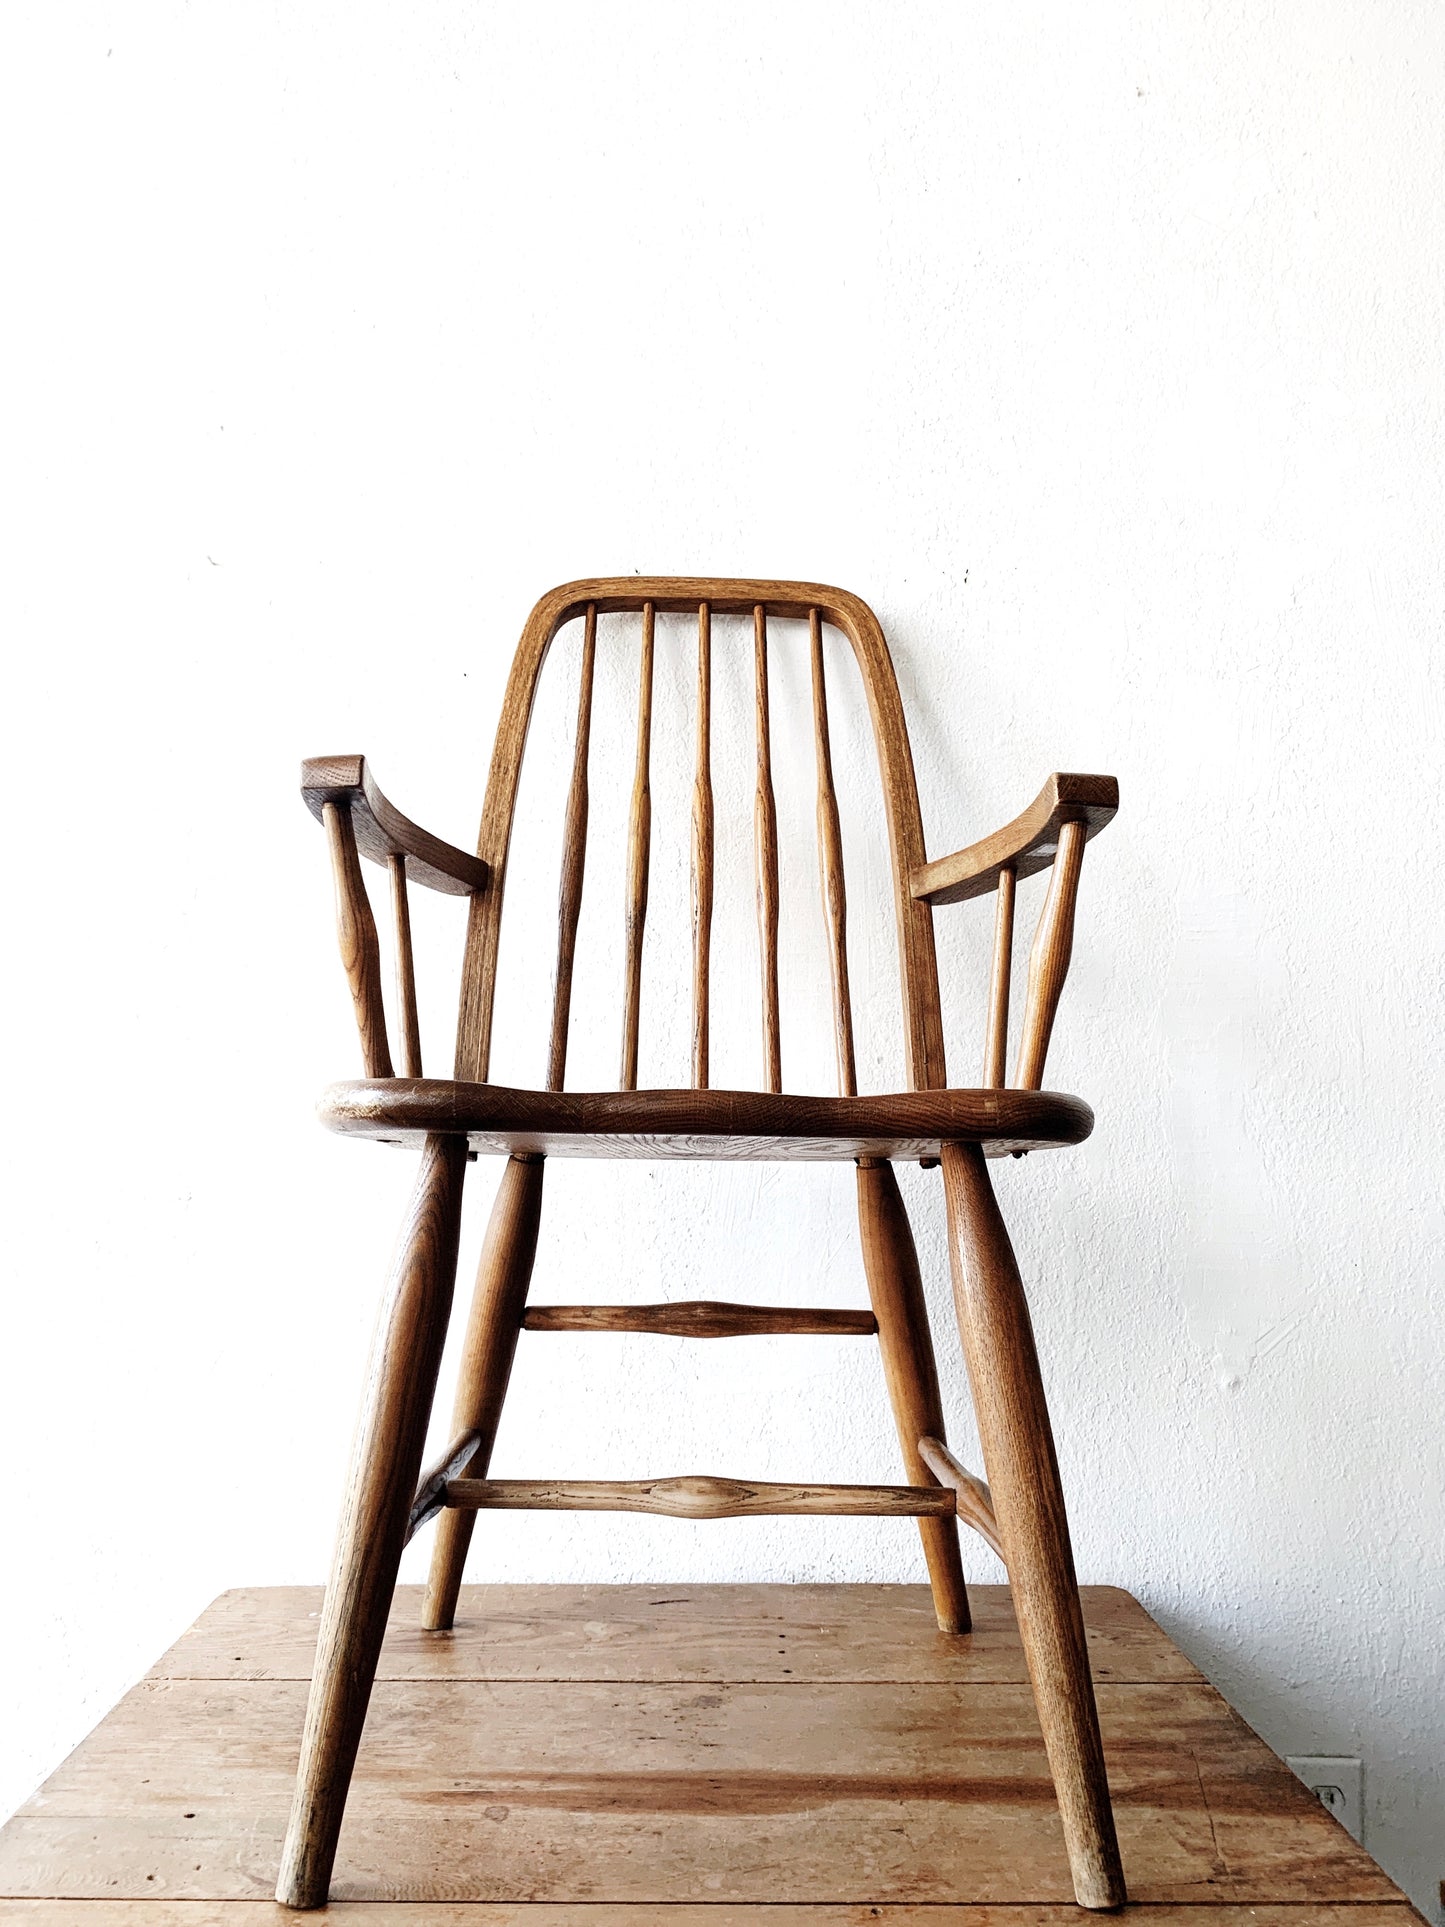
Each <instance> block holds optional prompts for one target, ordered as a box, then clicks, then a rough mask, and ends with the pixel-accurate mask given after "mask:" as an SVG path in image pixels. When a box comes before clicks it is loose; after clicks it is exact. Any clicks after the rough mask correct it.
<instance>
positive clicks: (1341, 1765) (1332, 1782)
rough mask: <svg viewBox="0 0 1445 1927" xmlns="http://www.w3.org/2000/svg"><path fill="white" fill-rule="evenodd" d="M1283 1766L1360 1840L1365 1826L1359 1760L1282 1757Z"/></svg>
mask: <svg viewBox="0 0 1445 1927" xmlns="http://www.w3.org/2000/svg"><path fill="white" fill-rule="evenodd" d="M1284 1763H1285V1765H1286V1766H1287V1767H1289V1768H1290V1770H1291V1771H1292V1772H1294V1773H1297V1774H1298V1775H1299V1777H1300V1778H1301V1779H1302V1780H1303V1781H1304V1783H1305V1785H1306V1786H1307V1787H1308V1788H1309V1789H1310V1791H1311V1793H1313V1794H1314V1796H1315V1798H1316V1799H1317V1800H1318V1801H1319V1802H1320V1804H1321V1805H1322V1806H1325V1807H1328V1808H1329V1810H1330V1812H1331V1813H1332V1814H1333V1815H1334V1816H1335V1818H1336V1819H1337V1820H1338V1821H1339V1823H1340V1825H1341V1826H1342V1827H1343V1828H1344V1829H1345V1831H1346V1833H1348V1834H1350V1835H1351V1836H1352V1838H1354V1839H1356V1840H1359V1839H1360V1838H1361V1836H1362V1834H1363V1831H1364V1824H1365V1769H1364V1766H1363V1765H1362V1763H1361V1762H1360V1761H1359V1760H1344V1759H1340V1758H1338V1757H1336V1756H1334V1755H1331V1754H1317V1755H1307V1754H1294V1755H1289V1754H1286V1756H1285V1762H1284Z"/></svg>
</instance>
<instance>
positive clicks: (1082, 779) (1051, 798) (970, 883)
mask: <svg viewBox="0 0 1445 1927" xmlns="http://www.w3.org/2000/svg"><path fill="white" fill-rule="evenodd" d="M1118 808H1119V784H1118V781H1117V779H1116V778H1115V777H1112V776H1075V775H1070V774H1068V773H1058V774H1055V775H1053V776H1051V777H1050V778H1049V780H1048V782H1047V783H1045V784H1044V786H1043V788H1042V789H1041V790H1040V791H1039V793H1038V795H1037V796H1036V797H1035V798H1034V800H1033V802H1032V803H1030V804H1029V806H1028V808H1027V809H1026V810H1025V811H1024V813H1023V815H1022V816H1016V817H1015V818H1014V820H1013V822H1012V823H1009V824H1006V825H1005V826H1004V828H1003V829H1001V830H995V831H994V833H993V835H992V836H986V837H984V838H983V840H982V841H981V842H978V843H970V844H969V845H968V847H967V849H963V850H955V851H954V853H953V855H952V856H941V857H938V858H937V859H936V860H935V861H934V862H932V863H920V864H919V865H918V866H917V867H916V869H915V870H914V871H913V874H912V875H911V876H910V877H909V879H908V886H909V889H910V890H911V891H912V893H913V895H914V896H915V897H918V898H921V899H922V901H923V902H924V903H931V904H933V905H934V906H935V907H936V906H937V905H939V904H943V903H963V902H966V901H967V899H968V898H969V897H982V896H987V894H988V892H989V891H990V890H992V889H994V888H995V887H996V885H997V883H998V879H999V872H1000V871H1001V870H1004V869H1007V868H1010V867H1011V868H1012V870H1013V874H1014V877H1015V879H1018V878H1022V877H1031V876H1033V874H1034V873H1035V871H1037V870H1044V869H1047V868H1048V866H1049V865H1050V864H1051V863H1052V862H1053V860H1054V855H1055V852H1056V851H1057V850H1058V847H1059V828H1060V825H1061V824H1064V823H1082V824H1083V825H1084V840H1085V842H1087V841H1088V839H1089V838H1090V837H1091V836H1097V835H1098V833H1099V831H1100V830H1102V829H1103V827H1104V825H1105V824H1106V823H1107V822H1109V821H1110V820H1111V818H1112V817H1113V816H1114V815H1115V813H1116V812H1117V810H1118Z"/></svg>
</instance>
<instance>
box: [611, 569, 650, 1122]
mask: <svg viewBox="0 0 1445 1927" xmlns="http://www.w3.org/2000/svg"><path fill="white" fill-rule="evenodd" d="M654 627H655V623H654V611H653V606H652V604H651V603H650V602H645V603H644V604H643V605H642V665H641V668H640V670H639V673H638V683H637V764H636V770H635V773H634V775H633V779H632V812H631V816H630V819H629V822H628V828H627V960H626V964H625V967H624V968H625V977H624V983H623V1007H622V1073H621V1076H620V1078H619V1080H618V1083H619V1087H620V1088H621V1089H622V1090H624V1091H635V1090H636V1089H637V1046H638V1029H639V1025H640V1023H641V1017H642V945H643V937H644V935H645V933H646V930H647V883H648V872H649V870H650V868H651V863H652V774H651V772H652V659H653V633H654Z"/></svg>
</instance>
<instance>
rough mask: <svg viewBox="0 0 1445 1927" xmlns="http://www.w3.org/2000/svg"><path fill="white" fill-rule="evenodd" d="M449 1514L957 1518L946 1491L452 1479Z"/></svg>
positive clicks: (706, 1481)
mask: <svg viewBox="0 0 1445 1927" xmlns="http://www.w3.org/2000/svg"><path fill="white" fill-rule="evenodd" d="M446 1502H447V1504H448V1506H457V1507H459V1508H460V1507H469V1508H471V1509H472V1510H474V1511H508V1512H657V1513H661V1514H662V1515H663V1516H664V1517H666V1518H669V1519H743V1518H754V1517H757V1516H759V1515H761V1514H772V1513H792V1512H798V1513H807V1514H815V1515H818V1516H820V1517H821V1516H831V1515H835V1514H842V1515H845V1516H850V1517H852V1516H857V1517H861V1518H874V1519H909V1518H913V1517H915V1516H917V1515H921V1514H925V1513H948V1514H952V1512H953V1493H952V1492H951V1491H949V1490H947V1489H945V1488H942V1487H939V1486H927V1485H921V1486H910V1485H778V1484H775V1483H771V1482H769V1481H766V1480H763V1479H748V1480H745V1479H718V1478H712V1477H709V1476H708V1475H706V1474H703V1473H696V1472H694V1473H685V1474H684V1475H683V1476H682V1477H681V1478H673V1479H452V1480H450V1481H449V1482H448V1484H447V1488H446Z"/></svg>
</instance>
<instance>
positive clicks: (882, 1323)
mask: <svg viewBox="0 0 1445 1927" xmlns="http://www.w3.org/2000/svg"><path fill="white" fill-rule="evenodd" d="M858 1234H859V1238H860V1240H861V1243H862V1246H863V1268H864V1270H865V1272H866V1273H867V1276H868V1295H869V1297H870V1298H871V1300H872V1303H873V1313H874V1316H875V1317H876V1318H877V1320H878V1342H879V1349H880V1351H881V1353H882V1358H883V1376H884V1378H885V1380H886V1381H887V1385H888V1397H889V1400H890V1402H891V1404H892V1406H893V1419H894V1423H895V1424H896V1426H897V1427H898V1443H899V1446H900V1448H901V1450H902V1453H903V1471H904V1476H905V1477H906V1478H907V1480H908V1482H909V1484H910V1485H926V1484H927V1483H929V1481H930V1480H931V1479H932V1478H933V1477H934V1474H933V1472H932V1470H931V1469H930V1467H929V1466H928V1464H927V1463H926V1461H925V1460H924V1459H923V1457H922V1456H921V1454H920V1453H919V1449H918V1441H919V1440H920V1439H921V1438H922V1437H923V1436H924V1435H925V1434H934V1435H941V1432H942V1428H943V1400H942V1398H941V1396H940V1394H939V1389H938V1367H937V1365H936V1363H935V1362H934V1356H933V1336H932V1333H931V1332H930V1331H929V1329H928V1305H927V1302H926V1300H925V1299H924V1296H923V1280H922V1277H921V1276H920V1274H919V1270H918V1252H917V1249H916V1248H915V1246H914V1243H913V1232H912V1229H911V1227H910V1225H909V1223H908V1213H907V1211H906V1210H905V1209H904V1205H903V1198H902V1194H901V1193H900V1192H899V1189H898V1180H897V1178H896V1177H895V1176H894V1175H893V1167H892V1165H891V1164H884V1163H880V1162H878V1161H876V1160H873V1159H868V1160H865V1161H864V1162H863V1163H860V1164H859V1166H858ZM918 1530H919V1533H920V1534H921V1536H922V1539H923V1556H924V1558H925V1559H926V1560H927V1562H928V1577H929V1583H930V1584H931V1586H932V1588H933V1601H934V1608H935V1611H936V1613H937V1616H938V1624H939V1628H940V1630H941V1631H943V1632H946V1633H966V1632H967V1631H968V1630H969V1627H970V1625H971V1624H972V1620H971V1618H970V1615H969V1610H968V1588H967V1586H966V1585H965V1584H964V1579H963V1564H962V1561H961V1559H960V1557H959V1550H958V1526H957V1524H956V1522H955V1521H954V1520H953V1519H952V1518H948V1517H941V1518H936V1519H920V1520H919V1522H918Z"/></svg>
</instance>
